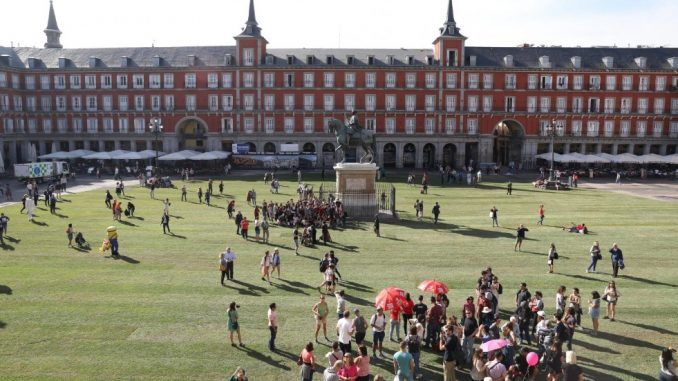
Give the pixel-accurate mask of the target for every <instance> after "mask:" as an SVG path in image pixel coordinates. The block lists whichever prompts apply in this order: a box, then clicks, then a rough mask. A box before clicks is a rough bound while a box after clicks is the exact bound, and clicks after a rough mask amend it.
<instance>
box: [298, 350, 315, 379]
mask: <svg viewBox="0 0 678 381" xmlns="http://www.w3.org/2000/svg"><path fill="white" fill-rule="evenodd" d="M297 363H298V364H300V365H299V366H300V369H299V372H300V376H301V381H313V372H314V371H315V356H313V343H312V342H310V341H309V342H308V343H306V346H305V347H304V349H303V350H302V351H301V353H300V354H299V359H298V360H297Z"/></svg>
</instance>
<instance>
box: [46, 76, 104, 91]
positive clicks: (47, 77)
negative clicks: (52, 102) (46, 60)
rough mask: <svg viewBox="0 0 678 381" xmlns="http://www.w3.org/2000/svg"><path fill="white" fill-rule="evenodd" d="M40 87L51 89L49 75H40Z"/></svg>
mask: <svg viewBox="0 0 678 381" xmlns="http://www.w3.org/2000/svg"><path fill="white" fill-rule="evenodd" d="M108 77H109V78H110V77H111V76H110V75H109V76H108ZM40 89H41V90H49V75H41V76H40Z"/></svg>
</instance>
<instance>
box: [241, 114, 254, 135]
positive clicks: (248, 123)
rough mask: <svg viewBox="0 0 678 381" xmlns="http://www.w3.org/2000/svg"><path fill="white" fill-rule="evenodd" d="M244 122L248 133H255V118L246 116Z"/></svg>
mask: <svg viewBox="0 0 678 381" xmlns="http://www.w3.org/2000/svg"><path fill="white" fill-rule="evenodd" d="M243 124H244V129H245V133H246V134H252V133H254V118H244V119H243Z"/></svg>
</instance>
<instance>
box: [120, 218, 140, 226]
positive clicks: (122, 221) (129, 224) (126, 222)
mask: <svg viewBox="0 0 678 381" xmlns="http://www.w3.org/2000/svg"><path fill="white" fill-rule="evenodd" d="M118 222H120V223H121V224H123V225H126V226H134V227H136V226H138V225H136V224H134V223H132V222H129V221H125V220H120V221H118Z"/></svg>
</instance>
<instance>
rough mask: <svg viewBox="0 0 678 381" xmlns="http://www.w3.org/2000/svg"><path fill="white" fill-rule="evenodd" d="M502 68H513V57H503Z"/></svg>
mask: <svg viewBox="0 0 678 381" xmlns="http://www.w3.org/2000/svg"><path fill="white" fill-rule="evenodd" d="M504 66H505V67H513V56H512V55H510V54H509V55H507V56H504Z"/></svg>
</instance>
